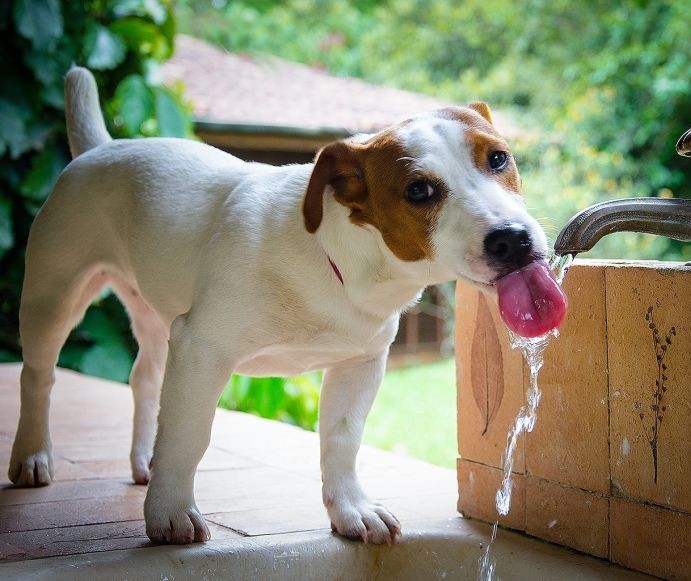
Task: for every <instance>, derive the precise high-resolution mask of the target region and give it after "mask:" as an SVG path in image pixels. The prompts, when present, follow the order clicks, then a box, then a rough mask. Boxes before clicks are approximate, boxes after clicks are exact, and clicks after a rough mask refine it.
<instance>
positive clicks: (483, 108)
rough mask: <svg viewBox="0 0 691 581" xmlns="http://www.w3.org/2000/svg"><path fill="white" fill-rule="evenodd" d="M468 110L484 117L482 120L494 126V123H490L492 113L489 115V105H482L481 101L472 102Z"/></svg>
mask: <svg viewBox="0 0 691 581" xmlns="http://www.w3.org/2000/svg"><path fill="white" fill-rule="evenodd" d="M468 108H469V109H472V110H473V111H475V112H476V113H479V114H480V115H482V117H484V119H485V120H487V122H488V123H489V124H490V125H494V121H492V113H490V110H489V105H488V104H487V103H483V102H482V101H473V102H472V103H470V104H469V105H468Z"/></svg>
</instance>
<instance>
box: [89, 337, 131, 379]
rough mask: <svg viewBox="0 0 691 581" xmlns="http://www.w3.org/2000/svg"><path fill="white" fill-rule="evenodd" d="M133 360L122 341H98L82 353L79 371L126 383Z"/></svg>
mask: <svg viewBox="0 0 691 581" xmlns="http://www.w3.org/2000/svg"><path fill="white" fill-rule="evenodd" d="M133 361H134V360H133V358H132V355H131V353H130V352H129V351H128V349H127V348H126V347H125V346H124V345H123V344H122V343H120V342H99V343H97V344H96V345H94V346H93V347H91V348H89V349H88V350H87V351H86V352H85V353H84V356H83V357H82V362H81V371H82V372H84V373H86V374H87V375H95V376H96V377H103V378H104V379H111V380H113V381H120V382H122V383H126V382H127V380H128V378H129V375H130V370H131V369H132V363H133Z"/></svg>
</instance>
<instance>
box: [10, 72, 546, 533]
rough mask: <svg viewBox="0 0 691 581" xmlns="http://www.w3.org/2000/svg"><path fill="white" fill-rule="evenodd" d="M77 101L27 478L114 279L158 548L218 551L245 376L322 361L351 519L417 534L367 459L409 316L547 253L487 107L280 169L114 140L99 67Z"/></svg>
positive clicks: (48, 231)
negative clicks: (231, 393) (67, 355)
mask: <svg viewBox="0 0 691 581" xmlns="http://www.w3.org/2000/svg"><path fill="white" fill-rule="evenodd" d="M65 92H66V117H67V127H68V136H69V143H70V149H71V152H72V155H73V161H72V162H71V163H70V164H69V165H68V166H67V168H66V169H65V170H64V171H63V172H62V174H61V175H60V177H59V179H58V181H57V184H56V186H55V188H54V190H53V192H52V194H51V195H50V197H49V199H48V200H47V201H46V202H45V204H44V206H43V208H42V209H41V211H40V212H39V214H38V215H37V217H36V219H35V222H34V224H33V226H32V229H31V233H30V236H29V242H28V246H27V253H26V274H25V279H24V287H23V292H22V300H21V307H20V313H19V317H20V336H21V342H22V349H23V368H22V372H21V414H20V418H19V424H18V428H17V434H16V439H15V441H14V445H13V448H12V456H11V461H10V467H9V477H10V479H11V480H12V482H14V483H15V484H17V485H20V486H42V485H46V484H49V483H50V481H51V479H52V478H53V464H52V457H51V439H50V434H49V428H48V414H49V396H50V390H51V387H52V385H53V382H54V369H55V364H56V361H57V357H58V354H59V352H60V349H61V348H62V345H63V343H64V342H65V340H66V338H67V336H68V334H69V332H70V330H71V329H72V328H73V327H74V326H75V325H76V324H77V323H78V322H79V321H80V319H81V318H82V317H83V315H84V312H85V310H86V308H87V307H88V305H89V303H90V302H91V301H92V300H93V299H94V297H95V296H97V295H98V293H99V292H100V291H101V290H102V289H103V288H104V287H106V286H110V287H111V288H112V289H113V291H114V292H115V293H116V294H117V296H118V297H119V298H120V300H121V301H122V302H123V303H124V305H125V307H126V309H127V312H128V314H129V317H130V319H131V323H132V330H133V333H134V336H135V337H136V339H137V342H138V344H139V353H138V356H137V358H136V361H135V363H134V367H133V369H132V374H131V377H130V383H131V386H132V391H133V396H134V403H135V411H134V430H133V441H132V448H131V457H130V458H131V465H132V475H133V479H134V481H135V482H136V483H140V484H146V483H148V491H147V495H146V501H145V505H144V512H145V520H146V532H147V535H148V536H149V537H150V538H151V540H152V541H154V542H157V543H176V544H183V543H191V542H198V541H205V540H208V539H209V538H210V535H209V530H208V528H207V526H206V523H205V521H204V518H203V517H202V515H201V513H200V512H199V509H198V508H197V505H196V504H195V499H194V493H193V482H194V475H195V471H196V468H197V464H198V463H199V461H200V459H201V458H202V455H203V454H204V452H205V450H206V449H207V446H208V444H209V438H210V430H211V424H212V421H213V417H214V411H215V409H216V404H217V401H218V398H219V395H220V393H221V391H222V389H223V387H224V385H225V383H226V382H227V380H228V378H229V377H230V375H231V373H233V372H238V373H242V374H247V375H254V376H268V375H271V376H273V375H288V376H290V375H296V374H300V373H303V372H307V371H311V370H324V376H323V385H322V391H321V401H320V421H319V433H320V440H321V453H320V458H321V470H322V479H323V502H324V505H325V506H326V509H327V512H328V516H329V518H330V520H331V523H332V528H333V530H334V531H336V532H337V533H339V534H341V535H343V536H345V537H349V538H354V539H362V540H365V541H370V542H373V543H391V542H392V541H394V540H395V539H396V537H397V536H398V535H399V534H400V531H401V528H400V523H399V521H398V520H397V519H396V517H395V516H394V515H393V514H391V512H389V511H388V510H387V509H386V508H385V507H384V506H382V505H381V504H379V503H377V502H374V501H372V500H370V499H369V498H368V496H367V495H366V493H365V492H364V490H363V489H362V487H361V486H360V484H359V482H358V478H357V475H356V472H355V458H356V455H357V452H358V448H359V446H360V443H361V437H362V431H363V427H364V423H365V419H366V416H367V414H368V412H369V409H370V407H371V405H372V402H373V399H374V397H375V394H376V392H377V389H378V386H379V384H380V382H381V380H382V377H383V375H384V370H385V366H386V360H387V355H388V350H389V345H390V344H391V342H392V341H393V339H394V337H395V335H396V331H397V328H398V320H399V315H400V313H401V312H402V311H404V310H405V309H406V308H408V307H409V306H411V305H413V304H414V303H415V302H416V301H417V300H418V298H419V297H420V295H421V293H422V291H423V290H424V288H425V287H426V286H428V285H430V284H437V283H441V282H444V281H451V280H463V281H466V282H469V283H471V284H474V285H476V286H478V287H480V288H482V289H483V290H485V291H487V292H489V293H493V292H495V286H496V285H495V283H496V281H497V280H499V279H500V278H501V277H503V276H504V275H507V274H508V273H511V272H515V271H517V269H520V268H522V267H525V266H526V265H531V264H538V263H540V262H541V261H542V260H543V259H544V257H545V256H546V254H547V243H546V239H545V235H544V233H543V231H542V229H541V228H540V227H539V225H538V223H537V222H536V221H535V220H534V219H533V218H532V217H531V216H530V215H529V214H528V213H527V211H526V208H525V204H524V201H523V198H522V197H521V182H520V178H519V175H518V171H517V168H516V164H515V161H514V159H513V157H512V155H511V153H510V151H509V148H508V145H507V143H506V142H505V140H504V139H503V138H502V137H501V136H500V134H499V133H498V132H497V130H496V129H495V127H494V125H493V122H492V117H491V113H490V109H489V107H488V106H487V105H486V104H484V103H479V102H475V103H471V104H470V105H469V106H467V107H447V108H445V109H441V110H437V111H433V112H430V113H425V114H422V115H419V116H416V117H413V118H411V119H408V120H406V121H403V122H401V123H399V124H397V125H394V126H392V127H390V128H387V129H385V130H383V131H381V132H379V133H376V134H373V135H359V136H355V137H352V138H349V139H345V140H342V141H337V142H334V143H332V144H329V145H327V146H325V147H324V148H323V149H321V151H320V152H319V153H318V154H317V156H316V158H315V162H314V163H313V164H307V165H288V166H284V167H274V166H269V165H264V164H259V163H250V162H245V161H241V160H239V159H237V158H235V157H233V156H231V155H229V154H227V153H225V152H222V151H220V150H218V149H215V148H213V147H210V146H208V145H205V144H202V143H199V142H196V141H192V140H184V139H173V138H150V139H133V140H112V139H111V137H110V135H109V134H108V132H107V130H106V127H105V124H104V121H103V116H102V113H101V110H100V106H99V101H98V93H97V88H96V83H95V81H94V78H93V76H92V75H91V73H90V72H89V71H87V70H86V69H83V68H78V67H74V68H72V69H71V70H70V71H69V72H68V74H67V77H66V81H65ZM159 409H160V414H159ZM157 414H159V415H158V429H156V423H157V422H156V418H157Z"/></svg>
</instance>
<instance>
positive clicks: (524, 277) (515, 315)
mask: <svg viewBox="0 0 691 581" xmlns="http://www.w3.org/2000/svg"><path fill="white" fill-rule="evenodd" d="M497 293H498V295H499V301H498V302H499V312H500V313H501V318H502V319H504V322H505V323H506V326H507V327H508V328H509V329H511V330H512V331H513V332H514V333H517V334H518V335H521V336H522V337H538V336H540V335H544V334H545V333H547V332H549V331H551V330H552V329H556V328H557V327H558V326H559V325H560V324H561V322H562V321H563V320H564V316H565V315H566V295H565V294H564V291H562V290H561V287H560V286H559V284H558V283H557V281H556V280H554V276H553V275H552V271H551V270H550V269H549V267H548V266H547V263H546V262H544V261H536V262H532V263H531V264H529V265H528V266H524V267H523V268H521V269H519V270H515V271H514V272H512V273H510V274H507V275H506V276H504V277H502V278H500V279H499V280H498V281H497Z"/></svg>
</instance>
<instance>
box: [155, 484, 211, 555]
mask: <svg viewBox="0 0 691 581" xmlns="http://www.w3.org/2000/svg"><path fill="white" fill-rule="evenodd" d="M150 491H151V489H149V492H150ZM144 518H145V520H146V534H147V536H148V537H149V538H150V539H151V540H152V541H153V542H154V543H158V544H171V545H187V544H189V543H203V542H204V541H208V540H209V539H210V538H211V533H210V532H209V527H207V526H206V521H205V520H204V517H203V516H202V515H201V513H200V512H199V509H198V508H197V506H196V505H195V504H194V501H192V502H179V501H170V502H166V501H164V500H162V499H161V498H158V499H153V498H151V494H148V495H147V498H146V502H145V504H144Z"/></svg>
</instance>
